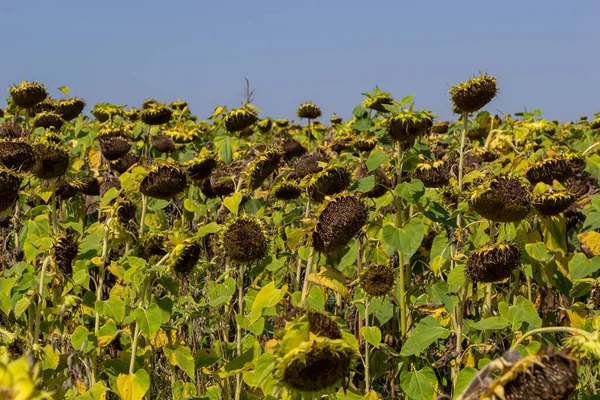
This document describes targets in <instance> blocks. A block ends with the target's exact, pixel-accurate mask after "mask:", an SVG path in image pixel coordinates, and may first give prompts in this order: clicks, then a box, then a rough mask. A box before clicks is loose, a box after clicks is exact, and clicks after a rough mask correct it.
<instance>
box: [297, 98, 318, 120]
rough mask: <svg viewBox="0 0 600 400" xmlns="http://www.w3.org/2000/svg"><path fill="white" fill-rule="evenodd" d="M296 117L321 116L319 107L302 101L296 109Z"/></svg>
mask: <svg viewBox="0 0 600 400" xmlns="http://www.w3.org/2000/svg"><path fill="white" fill-rule="evenodd" d="M296 115H297V116H298V118H306V119H317V118H319V117H320V116H321V109H320V108H319V107H317V106H316V105H315V104H313V103H310V102H309V103H303V104H300V107H298V109H297V110H296Z"/></svg>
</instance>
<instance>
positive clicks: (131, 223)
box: [110, 196, 137, 234]
mask: <svg viewBox="0 0 600 400" xmlns="http://www.w3.org/2000/svg"><path fill="white" fill-rule="evenodd" d="M136 211H137V208H136V206H135V203H134V202H133V201H132V200H131V199H129V198H127V197H125V196H119V197H117V198H116V199H115V200H114V202H113V204H112V206H111V208H110V215H111V217H112V219H111V221H112V223H113V231H114V232H115V233H117V234H120V233H122V232H128V231H132V230H133V229H134V227H135V213H136Z"/></svg>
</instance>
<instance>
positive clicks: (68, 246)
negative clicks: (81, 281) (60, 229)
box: [51, 233, 77, 276]
mask: <svg viewBox="0 0 600 400" xmlns="http://www.w3.org/2000/svg"><path fill="white" fill-rule="evenodd" d="M51 254H52V261H53V262H54V265H56V268H58V270H59V271H60V272H62V273H63V274H64V275H67V276H70V275H71V274H72V273H73V259H74V258H75V256H76V255H77V242H76V241H75V238H74V237H73V236H72V235H67V234H65V233H62V234H60V235H58V236H56V237H55V238H54V240H53V242H52V249H51Z"/></svg>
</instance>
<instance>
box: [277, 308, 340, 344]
mask: <svg viewBox="0 0 600 400" xmlns="http://www.w3.org/2000/svg"><path fill="white" fill-rule="evenodd" d="M300 319H303V320H308V324H309V330H310V333H312V334H313V335H315V336H321V337H325V338H328V339H341V338H342V330H341V329H340V325H339V324H338V323H337V322H336V321H335V320H334V319H333V318H332V317H331V316H330V315H328V314H326V313H322V312H319V311H312V310H305V309H304V308H299V307H288V308H286V309H285V310H284V311H283V313H281V314H279V315H278V317H277V318H275V321H274V324H273V325H274V328H275V330H276V333H277V331H280V330H282V329H284V328H285V327H286V325H287V323H291V324H294V323H296V322H298V321H299V320H300Z"/></svg>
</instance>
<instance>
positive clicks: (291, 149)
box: [281, 138, 306, 160]
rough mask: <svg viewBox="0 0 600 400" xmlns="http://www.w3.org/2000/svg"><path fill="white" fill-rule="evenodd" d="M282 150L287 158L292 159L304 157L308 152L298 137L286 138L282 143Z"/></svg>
mask: <svg viewBox="0 0 600 400" xmlns="http://www.w3.org/2000/svg"><path fill="white" fill-rule="evenodd" d="M281 151H282V152H283V157H284V158H285V159H286V160H291V159H292V158H296V157H302V156H303V155H304V153H306V148H304V146H302V144H300V142H298V141H297V140H296V139H293V138H286V139H284V140H283V142H282V143H281Z"/></svg>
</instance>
